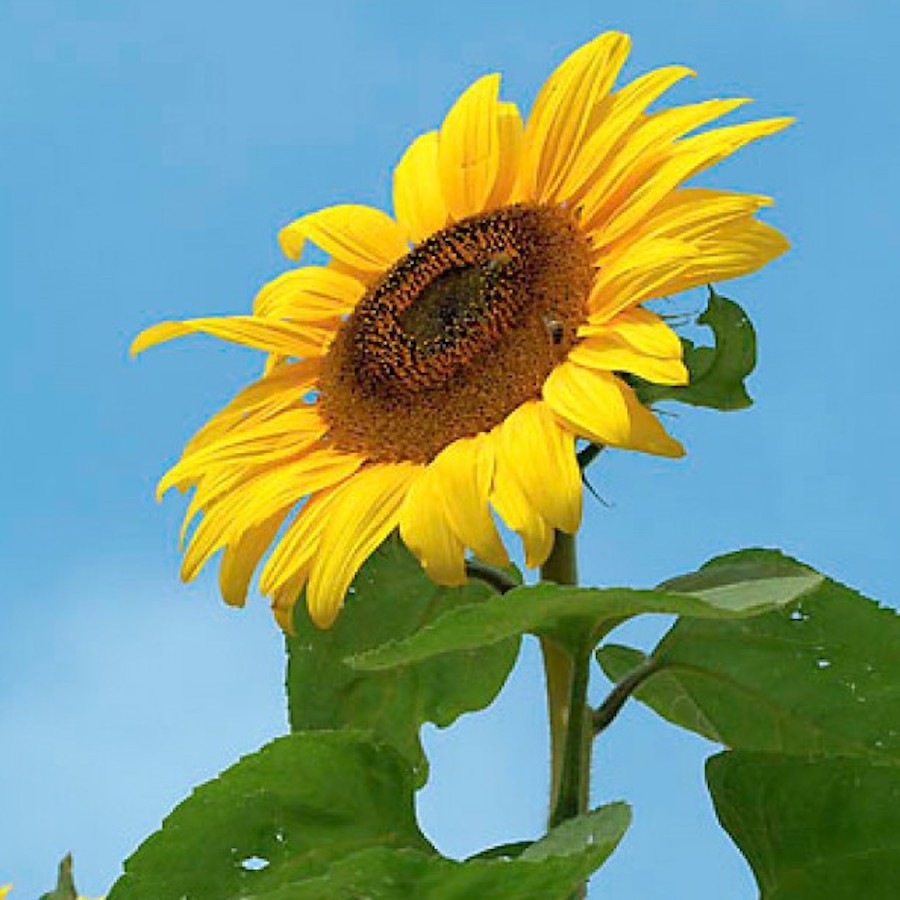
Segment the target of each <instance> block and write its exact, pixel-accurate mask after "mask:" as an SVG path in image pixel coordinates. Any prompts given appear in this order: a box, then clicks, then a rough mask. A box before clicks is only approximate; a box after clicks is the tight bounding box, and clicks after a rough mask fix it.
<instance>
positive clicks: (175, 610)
mask: <svg viewBox="0 0 900 900" xmlns="http://www.w3.org/2000/svg"><path fill="white" fill-rule="evenodd" d="M607 28H620V29H622V30H625V31H628V32H630V33H631V34H632V36H633V38H634V52H633V56H632V59H631V62H630V63H629V67H628V70H627V72H626V74H627V75H629V76H630V75H634V74H637V73H639V72H642V71H645V70H647V69H648V68H652V67H655V66H658V65H664V64H670V63H685V64H688V65H691V66H693V67H694V68H695V69H697V71H698V73H699V77H698V78H697V79H696V80H695V81H694V82H693V83H691V84H688V85H685V86H683V87H679V88H678V89H677V90H676V91H674V92H673V98H674V99H675V100H679V101H687V100H692V99H699V98H705V97H710V96H732V95H749V96H753V97H756V98H758V101H759V102H758V103H757V104H755V105H754V107H753V108H752V109H753V113H755V114H759V115H781V114H785V113H789V114H793V115H796V116H797V117H798V119H799V124H798V125H797V126H795V127H794V128H793V129H791V130H790V131H789V132H787V133H785V134H783V135H779V136H777V137H775V138H772V139H769V140H767V141H765V142H762V143H761V144H759V145H757V146H754V147H752V148H750V149H748V150H747V151H745V152H744V153H743V154H742V155H741V156H740V157H738V158H737V159H735V160H732V161H729V162H728V163H727V164H726V165H723V166H721V167H720V168H719V169H718V170H717V171H716V172H715V173H711V174H710V175H709V177H707V179H706V180H705V182H704V183H706V184H718V185H727V186H730V187H734V188H740V189H745V190H749V191H760V192H764V193H768V194H771V195H772V196H774V197H776V198H777V201H778V205H777V207H776V208H775V209H774V210H773V211H771V213H770V214H769V215H768V219H769V220H770V221H772V222H774V223H775V224H777V225H778V226H779V227H781V228H782V229H783V230H784V231H785V232H786V233H787V234H788V235H789V236H790V238H791V239H792V241H793V243H794V249H793V250H792V252H791V253H790V254H789V255H788V256H787V257H786V258H784V259H782V260H780V261H778V262H776V263H775V264H773V265H771V266H770V267H768V268H767V269H766V270H765V271H764V272H763V273H761V274H759V275H757V276H753V277H750V278H746V279H743V280H742V281H740V282H736V283H734V284H728V285H726V286H723V287H722V290H723V292H724V293H726V294H730V295H732V296H734V297H735V298H736V299H739V300H740V301H741V302H742V303H743V304H744V305H745V306H746V307H747V309H748V310H749V311H750V312H751V315H752V317H753V319H754V322H755V324H756V326H757V329H758V332H759V337H760V364H759V369H758V372H757V374H756V375H755V376H754V378H753V380H752V383H751V390H752V393H753V394H754V396H755V398H756V400H757V403H756V406H755V407H754V408H753V409H752V410H750V411H748V412H743V413H737V414H730V415H719V414H713V413H707V412H699V411H690V410H679V417H678V419H677V420H676V421H675V422H674V424H673V430H674V431H675V432H676V433H677V435H678V436H679V437H680V438H681V439H682V440H683V441H684V442H685V444H686V445H687V447H688V450H689V455H688V456H687V458H686V459H685V460H684V461H681V462H671V461H662V460H656V459H652V458H648V457H642V456H639V455H628V454H618V453H610V454H609V455H608V456H606V457H605V458H604V459H603V460H602V462H601V463H599V464H598V465H597V467H596V471H595V473H594V481H595V484H596V486H597V488H598V489H599V490H600V491H601V492H602V494H603V496H604V497H605V498H606V499H607V500H609V501H610V502H611V504H612V505H611V506H610V507H608V508H606V507H603V506H600V505H599V504H597V503H595V502H593V501H589V502H588V504H587V510H588V511H587V515H586V523H585V528H584V530H583V532H582V538H581V541H582V556H583V563H582V570H583V574H584V580H585V581H586V582H589V583H610V584H612V583H624V584H641V585H645V584H650V583H653V582H655V581H657V580H659V579H662V578H665V577H668V576H671V575H674V574H677V573H679V572H681V571H685V570H688V569H691V568H694V567H695V566H696V565H697V564H699V563H701V562H702V561H703V560H705V559H707V558H708V557H710V556H712V555H714V554H715V553H718V552H721V551H724V550H728V549H732V548H737V547H742V546H750V545H760V544H762V545H767V546H781V547H783V548H785V549H786V550H787V551H788V552H791V553H792V554H794V555H797V556H799V557H801V558H802V559H804V560H806V561H808V562H810V563H812V564H814V565H816V566H817V567H819V568H821V569H823V570H824V571H826V572H828V573H829V574H831V575H833V576H835V577H837V578H839V579H841V580H842V581H845V582H847V583H849V584H852V585H854V586H856V587H858V588H859V589H861V590H863V591H864V592H865V593H867V594H869V595H871V596H875V597H877V598H879V599H881V600H883V601H885V602H888V603H892V604H894V605H896V604H897V601H898V593H897V587H896V581H895V578H894V576H893V574H892V572H893V561H894V559H895V558H896V552H897V535H898V529H897V524H898V522H897V512H896V510H897V509H898V508H900V476H898V473H897V468H896V464H895V460H896V449H895V448H896V444H897V441H898V438H900V430H898V426H897V422H896V413H897V400H896V387H895V377H894V362H895V361H896V358H897V332H896V326H895V312H894V305H895V302H896V301H895V299H894V296H893V294H894V290H895V288H894V284H893V277H892V276H893V268H894V267H895V264H896V260H897V259H898V256H900V225H898V224H897V209H898V208H900V175H898V171H900V168H898V166H897V159H898V150H900V140H898V137H900V135H898V132H900V125H898V119H897V114H896V108H897V103H896V92H897V87H898V84H897V77H896V74H895V73H896V68H895V62H894V57H895V55H896V49H897V46H898V43H900V42H898V36H900V27H898V13H897V12H896V10H895V9H894V8H893V5H892V4H890V3H888V2H887V0H882V2H875V0H856V2H849V0H847V2H842V0H782V2H775V0H772V2H759V3H755V4H738V3H733V2H724V0H719V2H714V0H682V2H679V3H677V4H670V3H661V2H647V0H631V2H628V3H625V2H622V0H615V2H606V3H597V2H557V3H552V4H543V3H541V4H538V3H521V2H506V0H504V2H494V3H479V2H475V0H456V2H454V3H449V4H426V3H422V2H421V0H420V2H419V3H413V2H408V0H395V2H392V3H390V4H376V3H364V2H362V0H356V2H350V0H330V2H328V3H324V4H310V3H305V2H297V0H291V2H287V0H285V2H281V0H270V2H265V3H259V4H247V3H238V2H231V0H225V2H223V0H218V2H215V3H213V2H206V0H196V2H193V3H190V4H182V3H177V4H176V3H174V2H161V3H153V4H151V3H140V2H135V0H120V2H117V3H115V4H111V3H106V2H94V0H79V2H78V3H70V2H64V0H57V2H46V0H4V2H3V3H2V4H0V97H2V98H3V99H2V100H0V103H2V105H3V109H2V115H0V146H2V148H3V151H2V157H3V161H4V164H3V166H2V168H0V197H2V200H0V298H2V299H0V303H2V309H3V313H4V320H5V329H4V330H5V334H6V340H5V341H4V343H3V350H2V353H0V372H2V379H0V384H2V385H3V388H2V392H3V394H2V396H3V406H4V413H5V420H6V422H7V425H6V428H5V434H6V438H5V439H4V441H3V445H4V446H3V461H4V465H3V466H2V469H0V479H2V481H0V487H2V496H3V499H4V511H3V515H2V518H0V571H2V572H3V575H4V586H3V592H2V594H3V596H2V600H0V722H2V723H3V726H2V740H0V884H2V883H4V882H5V881H15V882H16V883H17V892H16V894H15V895H14V896H16V897H22V898H30V897H34V896H36V895H37V894H39V893H40V892H41V891H42V890H45V889H47V887H48V886H49V884H50V883H51V881H52V878H53V873H54V869H55V865H56V862H57V860H58V859H59V857H60V856H61V855H62V854H63V853H64V852H65V851H66V850H68V849H71V850H73V851H74V853H75V858H76V872H77V875H78V882H79V885H80V886H81V890H82V891H83V892H85V893H88V894H91V893H93V894H99V893H101V892H102V891H104V890H106V889H107V888H108V887H109V885H110V883H111V882H112V880H114V878H115V876H116V874H117V871H118V864H119V862H120V860H121V859H122V858H123V857H124V856H125V855H127V854H128V853H129V852H130V851H131V850H132V849H133V848H134V846H136V844H137V843H138V842H139V841H140V840H141V839H142V838H143V837H144V836H145V835H146V834H147V833H148V832H149V831H151V830H152V829H154V828H155V827H156V826H157V825H158V823H159V820H160V819H161V818H162V816H163V815H164V814H165V813H166V812H167V811H168V810H169V809H170V808H171V806H172V805H174V804H175V803H176V802H177V801H178V800H179V799H181V798H182V797H183V796H184V795H185V793H186V792H187V791H188V790H189V788H190V787H191V786H192V785H193V784H195V783H197V782H198V781H201V780H203V779H205V778H208V777H211V776H212V775H214V774H215V773H216V772H217V771H219V770H220V769H221V768H223V767H225V766H226V765H228V764H229V763H230V762H232V761H233V760H234V759H236V758H237V757H238V756H239V755H240V754H242V753H246V752H250V751H252V750H254V749H255V748H257V747H258V746H259V745H260V744H262V743H263V742H264V741H266V740H267V739H269V738H270V737H272V736H275V735H277V734H279V733H282V732H283V731H284V730H285V727H286V723H285V713H284V709H283V703H282V698H281V695H280V683H281V678H282V674H281V666H282V659H281V639H280V635H279V633H278V631H277V630H276V629H275V627H274V626H273V624H272V623H271V622H270V619H269V615H268V611H267V608H266V604H265V603H264V602H263V601H262V600H260V599H259V598H255V602H251V603H250V605H249V607H248V609H246V610H244V611H234V610H230V609H227V608H226V607H225V606H224V605H223V604H221V603H220V602H219V601H218V600H217V597H216V588H215V578H214V573H213V572H210V573H207V574H206V575H204V576H203V577H201V578H200V579H199V580H198V581H197V582H196V583H195V584H194V585H191V586H190V587H187V588H186V587H184V586H182V585H180V583H179V582H178V579H177V565H178V556H177V551H176V547H175V540H176V535H177V528H178V523H179V519H180V515H181V513H182V511H183V508H184V504H183V501H181V500H180V499H179V498H177V497H176V496H172V497H169V498H167V500H166V501H165V502H164V503H163V504H162V505H161V506H158V505H156V503H155V502H154V500H153V487H154V483H155V481H156V480H157V478H158V476H159V475H160V474H161V473H162V471H163V470H164V468H165V467H166V466H167V465H168V464H170V463H171V462H172V460H173V459H174V458H175V456H176V454H177V453H178V451H179V449H180V446H181V444H182V443H183V441H184V439H185V438H186V437H187V436H188V435H189V434H190V433H191V432H192V431H193V430H194V428H196V427H197V426H198V425H199V424H200V423H201V422H202V421H203V420H204V419H205V418H206V417H207V416H208V415H209V413H210V412H212V411H213V410H214V409H216V408H217V406H218V405H220V404H221V403H222V402H223V401H224V400H225V399H226V398H227V397H229V396H230V395H231V394H232V393H233V392H234V391H235V390H236V389H237V388H238V387H239V386H240V385H242V384H243V383H244V382H246V381H247V380H248V379H249V378H251V377H253V376H254V374H255V373H256V371H257V366H258V359H257V357H256V356H255V355H254V354H253V353H251V352H248V351H243V350H240V349H236V348H229V347H225V346H223V345H218V344H216V343H215V342H213V341H205V340H202V339H191V340H189V341H187V340H186V341H183V342H181V343H179V344H177V345H172V346H171V347H166V348H163V349H161V350H158V351H154V352H153V353H152V354H148V355H147V356H145V357H143V358H141V359H139V360H137V361H136V362H134V361H129V360H128V358H127V353H126V348H127V345H128V342H129V340H130V338H131V337H132V336H133V335H134V334H135V333H136V332H137V331H138V330H139V329H140V328H142V327H143V326H145V325H147V324H150V323H151V322H153V321H155V320H157V319H161V318H171V317H188V316H191V315H198V314H203V313H238V312H242V311H244V310H246V309H247V306H248V304H249V302H250V300H251V298H252V296H253V293H254V292H255V290H256V288H257V287H258V286H259V285H260V284H261V283H262V282H263V281H264V280H266V279H269V278H271V277H273V276H274V275H276V274H278V273H279V272H280V271H282V269H283V268H284V267H285V262H284V261H283V259H282V258H281V256H280V253H279V251H278V248H277V244H276V241H275V234H276V231H277V229H278V228H279V227H280V226H281V225H283V224H285V223H286V222H287V221H289V220H290V219H291V218H293V217H295V216H296V215H297V214H298V213H301V212H303V211H307V210H311V209H314V208H316V207H319V206H322V205H327V204H331V203H335V202H345V201H351V202H352V201H357V202H368V203H373V204H376V205H380V206H384V205H386V203H387V200H388V196H389V184H390V180H389V179H390V170H391V167H392V165H393V164H394V163H395V162H396V160H397V159H398V157H399V155H400V153H401V152H402V150H403V149H404V147H405V146H406V144H407V143H408V141H409V140H410V139H411V138H413V137H414V136H415V135H416V134H418V133H420V132H421V131H423V130H426V129H428V128H431V127H433V126H434V125H436V124H437V123H438V122H439V121H440V119H441V117H442V116H443V114H444V112H445V111H446V109H447V107H448V106H449V104H450V103H451V102H452V100H453V98H454V97H455V96H456V94H457V93H458V92H459V91H460V90H461V89H462V88H464V87H465V86H466V85H467V84H468V83H469V82H470V81H471V80H472V79H474V78H475V77H477V76H479V75H481V74H483V73H485V72H488V71H493V70H499V71H501V72H503V74H504V84H505V96H506V97H507V98H509V99H513V100H516V101H518V102H520V103H521V104H522V105H523V106H526V107H527V105H528V104H529V103H530V101H531V99H532V98H533V96H534V94H535V92H536V90H537V89H538V87H539V86H540V84H541V83H542V81H543V80H544V78H545V77H546V76H547V75H548V74H549V72H550V71H551V69H552V67H553V66H554V65H555V64H557V63H558V62H559V61H560V60H561V59H562V57H563V56H564V55H565V54H566V53H567V52H568V51H570V50H571V49H573V48H574V47H575V46H577V45H578V44H580V43H582V42H583V41H585V40H587V39H589V38H591V37H592V36H593V35H594V34H596V33H597V32H599V31H602V30H605V29H607ZM701 300H702V298H701V296H700V295H698V296H697V298H696V302H697V305H698V306H699V305H700V303H701ZM659 627H660V626H659V623H637V624H635V625H631V626H628V634H627V635H626V634H623V635H622V637H630V638H631V639H633V640H634V641H635V642H644V643H647V642H650V641H651V640H652V639H653V636H654V635H655V634H657V633H658V631H659ZM540 692H541V685H540V674H539V669H538V665H537V654H536V653H535V650H534V647H532V646H530V645H529V646H528V647H526V650H525V653H524V655H523V660H522V664H521V665H520V667H519V668H518V670H517V671H516V673H515V676H514V678H513V679H512V681H511V683H510V685H509V687H508V689H507V690H506V691H505V693H504V695H503V696H502V698H501V701H500V702H499V704H498V705H497V707H496V709H494V710H492V711H491V712H490V713H489V714H484V715H479V716H468V717H466V718H465V719H464V720H463V721H462V722H460V723H459V724H458V726H456V727H454V728H453V729H451V730H449V731H447V732H429V733H428V743H429V746H430V747H431V750H432V754H433V777H432V781H431V784H430V785H429V787H428V788H427V789H426V790H425V791H424V792H423V794H422V796H421V797H420V810H421V814H422V818H423V821H424V824H425V826H426V828H427V829H428V832H429V834H430V835H431V836H432V838H433V839H434V840H435V841H436V843H437V844H438V845H439V846H440V847H441V848H442V849H444V850H445V852H447V853H451V854H464V853H468V852H472V851H473V850H475V849H478V848H480V847H482V846H485V845H487V844H489V843H496V842H500V841H504V840H510V839H514V838H517V837H528V836H532V835H536V834H537V833H538V832H539V830H540V828H541V825H542V820H543V816H544V811H545V803H546V800H545V798H544V790H545V767H546V748H545V737H544V733H543V711H542V708H541V705H540V697H541V693H540ZM712 749H713V748H712V747H711V746H710V745H708V744H705V743H704V742H702V741H701V740H699V739H696V738H693V737H691V736H688V735H684V734H680V733H677V732H675V731H674V730H673V729H671V728H670V727H669V726H666V725H663V724H660V723H658V722H656V721H655V720H654V719H653V718H652V717H651V716H650V714H649V713H647V712H646V711H644V710H643V709H641V708H638V707H637V706H633V707H630V708H628V709H627V710H626V712H625V713H624V714H623V716H622V717H621V720H620V721H619V722H618V723H617V725H616V727H615V728H614V729H613V730H612V731H611V732H610V733H609V734H608V736H605V737H604V738H603V740H602V741H601V742H600V743H599V744H598V746H597V752H596V757H595V763H594V775H595V797H596V799H597V800H603V799H612V798H624V799H627V800H629V801H631V802H632V803H633V804H634V806H635V813H636V822H635V825H634V828H633V831H632V832H631V833H630V835H629V837H628V838H627V840H626V842H625V843H624V845H623V846H622V847H621V848H620V850H619V851H618V852H617V854H616V856H615V857H614V858H613V860H612V861H611V862H610V863H609V864H608V866H607V868H605V869H604V875H603V879H604V880H603V883H604V884H605V885H606V887H605V889H604V896H609V897H617V896H618V897H627V898H629V900H664V898H665V900H669V898H671V897H686V896H690V897H692V898H693V900H722V898H723V897H727V898H729V900H730V898H734V900H750V898H752V897H753V896H755V892H754V889H753V885H752V879H751V877H750V875H749V873H748V871H747V869H746V867H745V865H744V864H743V862H742V861H741V859H740V857H739V856H738V854H737V852H736V851H735V850H734V849H733V848H732V847H731V846H730V845H729V843H728V840H727V838H726V837H725V836H724V835H723V834H719V833H717V830H716V827H715V824H714V822H713V819H712V813H711V809H710V806H709V803H708V801H707V800H706V798H705V792H704V788H703V780H702V760H703V758H704V757H705V756H706V755H708V753H709V752H710V751H711V750H712Z"/></svg>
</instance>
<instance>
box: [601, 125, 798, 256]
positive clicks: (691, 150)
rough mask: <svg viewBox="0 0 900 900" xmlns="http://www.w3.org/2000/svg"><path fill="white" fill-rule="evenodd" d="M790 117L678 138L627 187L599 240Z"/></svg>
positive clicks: (615, 235) (612, 235)
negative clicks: (654, 166)
mask: <svg viewBox="0 0 900 900" xmlns="http://www.w3.org/2000/svg"><path fill="white" fill-rule="evenodd" d="M792 121H793V119H767V120H764V121H760V122H749V123H747V124H745V125H732V126H731V127H729V128H717V129H714V130H713V131H708V132H705V133H704V134H699V135H696V136H695V137H691V138H687V139H685V140H683V141H680V142H679V143H678V144H676V145H675V148H674V149H673V150H672V151H671V155H670V156H669V158H668V159H666V160H665V162H663V163H662V164H661V165H660V166H659V168H658V169H657V170H656V171H655V172H653V174H652V175H650V176H649V177H647V178H646V179H645V180H644V181H643V182H642V183H641V185H640V186H639V187H637V188H636V189H635V190H633V191H631V192H630V194H629V196H628V198H627V201H625V202H623V203H622V204H620V205H619V207H618V209H617V210H616V212H615V214H614V215H613V216H612V217H611V218H610V219H609V220H607V221H606V222H605V223H604V224H603V225H602V227H600V228H599V230H600V231H601V233H602V241H603V243H609V242H612V241H614V240H616V238H618V237H620V236H621V235H623V234H625V233H626V232H628V231H629V230H630V229H631V228H634V227H635V226H636V225H638V224H639V223H640V222H641V221H642V220H643V219H644V218H645V217H646V216H647V215H648V214H649V213H650V211H651V210H653V209H654V207H656V206H658V205H659V204H660V203H661V202H662V201H663V200H664V199H665V198H666V197H667V196H668V195H669V194H670V193H671V192H672V191H673V190H675V188H677V187H678V186H679V185H680V184H681V183H682V182H684V181H686V180H687V179H688V178H691V177H693V176H694V175H696V174H698V173H699V172H702V171H703V170H704V169H707V168H709V167H710V166H712V165H714V164H715V163H717V162H720V161H721V160H723V159H725V157H727V156H730V155H731V154H732V153H734V152H735V151H736V150H738V149H739V148H741V147H743V146H744V145H745V144H749V143H750V142H751V141H755V140H758V139H759V138H761V137H765V136H767V135H770V134H775V133H776V132H778V131H781V130H782V129H783V128H786V127H787V126H788V125H790V124H791V122H792Z"/></svg>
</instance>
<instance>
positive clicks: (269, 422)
mask: <svg viewBox="0 0 900 900" xmlns="http://www.w3.org/2000/svg"><path fill="white" fill-rule="evenodd" d="M327 430H328V424H327V423H326V422H325V421H324V419H322V417H321V415H320V414H319V410H318V408H317V407H315V406H303V407H300V408H299V409H289V410H287V411H286V412H282V413H280V414H278V415H275V416H273V417H272V418H270V419H265V420H263V421H262V422H251V423H250V424H249V425H247V426H246V427H243V428H240V429H235V430H232V431H230V432H228V434H226V435H224V436H222V437H221V438H219V439H218V440H217V441H212V442H210V443H208V444H206V445H205V446H203V447H201V448H200V449H198V450H195V451H194V452H192V453H189V454H186V455H185V456H183V457H182V458H181V459H180V460H179V461H178V462H177V463H176V464H175V465H174V466H172V468H171V469H169V471H168V472H167V473H166V474H165V475H164V476H163V478H162V479H161V481H160V483H159V486H158V488H157V499H159V498H160V497H162V495H163V494H164V493H165V492H166V491H167V490H169V488H171V487H174V486H176V485H179V484H183V483H184V482H190V481H192V480H194V479H196V478H197V477H198V476H199V475H201V474H203V472H204V471H206V470H208V469H211V468H213V467H218V466H227V465H230V464H243V465H248V466H252V465H261V464H263V463H267V462H275V461H277V460H281V459H289V458H291V457H294V456H297V455H298V454H299V453H300V452H302V451H303V450H304V449H305V448H306V447H308V446H309V445H311V444H313V443H315V441H317V440H318V439H319V438H320V437H321V436H322V435H323V434H324V433H325V432H326V431H327Z"/></svg>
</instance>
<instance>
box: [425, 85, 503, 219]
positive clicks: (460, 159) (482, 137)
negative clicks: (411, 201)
mask: <svg viewBox="0 0 900 900" xmlns="http://www.w3.org/2000/svg"><path fill="white" fill-rule="evenodd" d="M499 91H500V76H499V75H497V74H496V73H495V74H492V75H485V76H484V77H483V78H479V79H478V81H476V82H475V83H474V84H473V85H471V87H469V88H468V89H467V90H465V91H464V92H463V93H462V95H461V96H460V98H459V99H458V100H457V101H456V103H454V104H453V106H452V108H451V109H450V112H448V113H447V116H446V118H445V119H444V123H443V125H441V133H440V140H439V144H438V172H439V173H440V180H441V189H442V191H443V195H444V198H445V200H446V203H447V208H448V209H449V210H450V214H451V215H452V216H453V217H454V218H455V219H462V218H465V217H466V216H471V215H474V214H475V213H479V212H482V211H483V210H484V209H485V208H486V205H487V201H488V198H489V197H490V196H491V193H492V191H493V189H494V185H495V183H496V181H497V175H498V173H499V171H500V136H499V130H500V129H499V124H498V120H499V110H498V107H499V101H498V99H497V97H498V94H499Z"/></svg>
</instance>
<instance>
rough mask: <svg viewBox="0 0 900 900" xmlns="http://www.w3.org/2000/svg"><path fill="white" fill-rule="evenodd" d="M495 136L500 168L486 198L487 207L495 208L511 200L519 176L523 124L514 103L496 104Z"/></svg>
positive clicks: (523, 133)
mask: <svg viewBox="0 0 900 900" xmlns="http://www.w3.org/2000/svg"><path fill="white" fill-rule="evenodd" d="M497 137H498V140H499V142H500V168H499V171H498V172H497V180H496V181H495V183H494V188H493V190H492V191H491V195H490V197H488V200H487V208H488V209H497V208H498V207H500V206H506V205H507V204H508V203H511V202H512V200H513V190H514V188H515V185H516V179H517V178H518V177H519V171H520V167H521V159H522V147H523V144H524V137H525V126H524V125H523V124H522V116H521V114H520V113H519V110H518V108H517V107H516V104H515V103H500V104H498V106H497Z"/></svg>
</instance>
